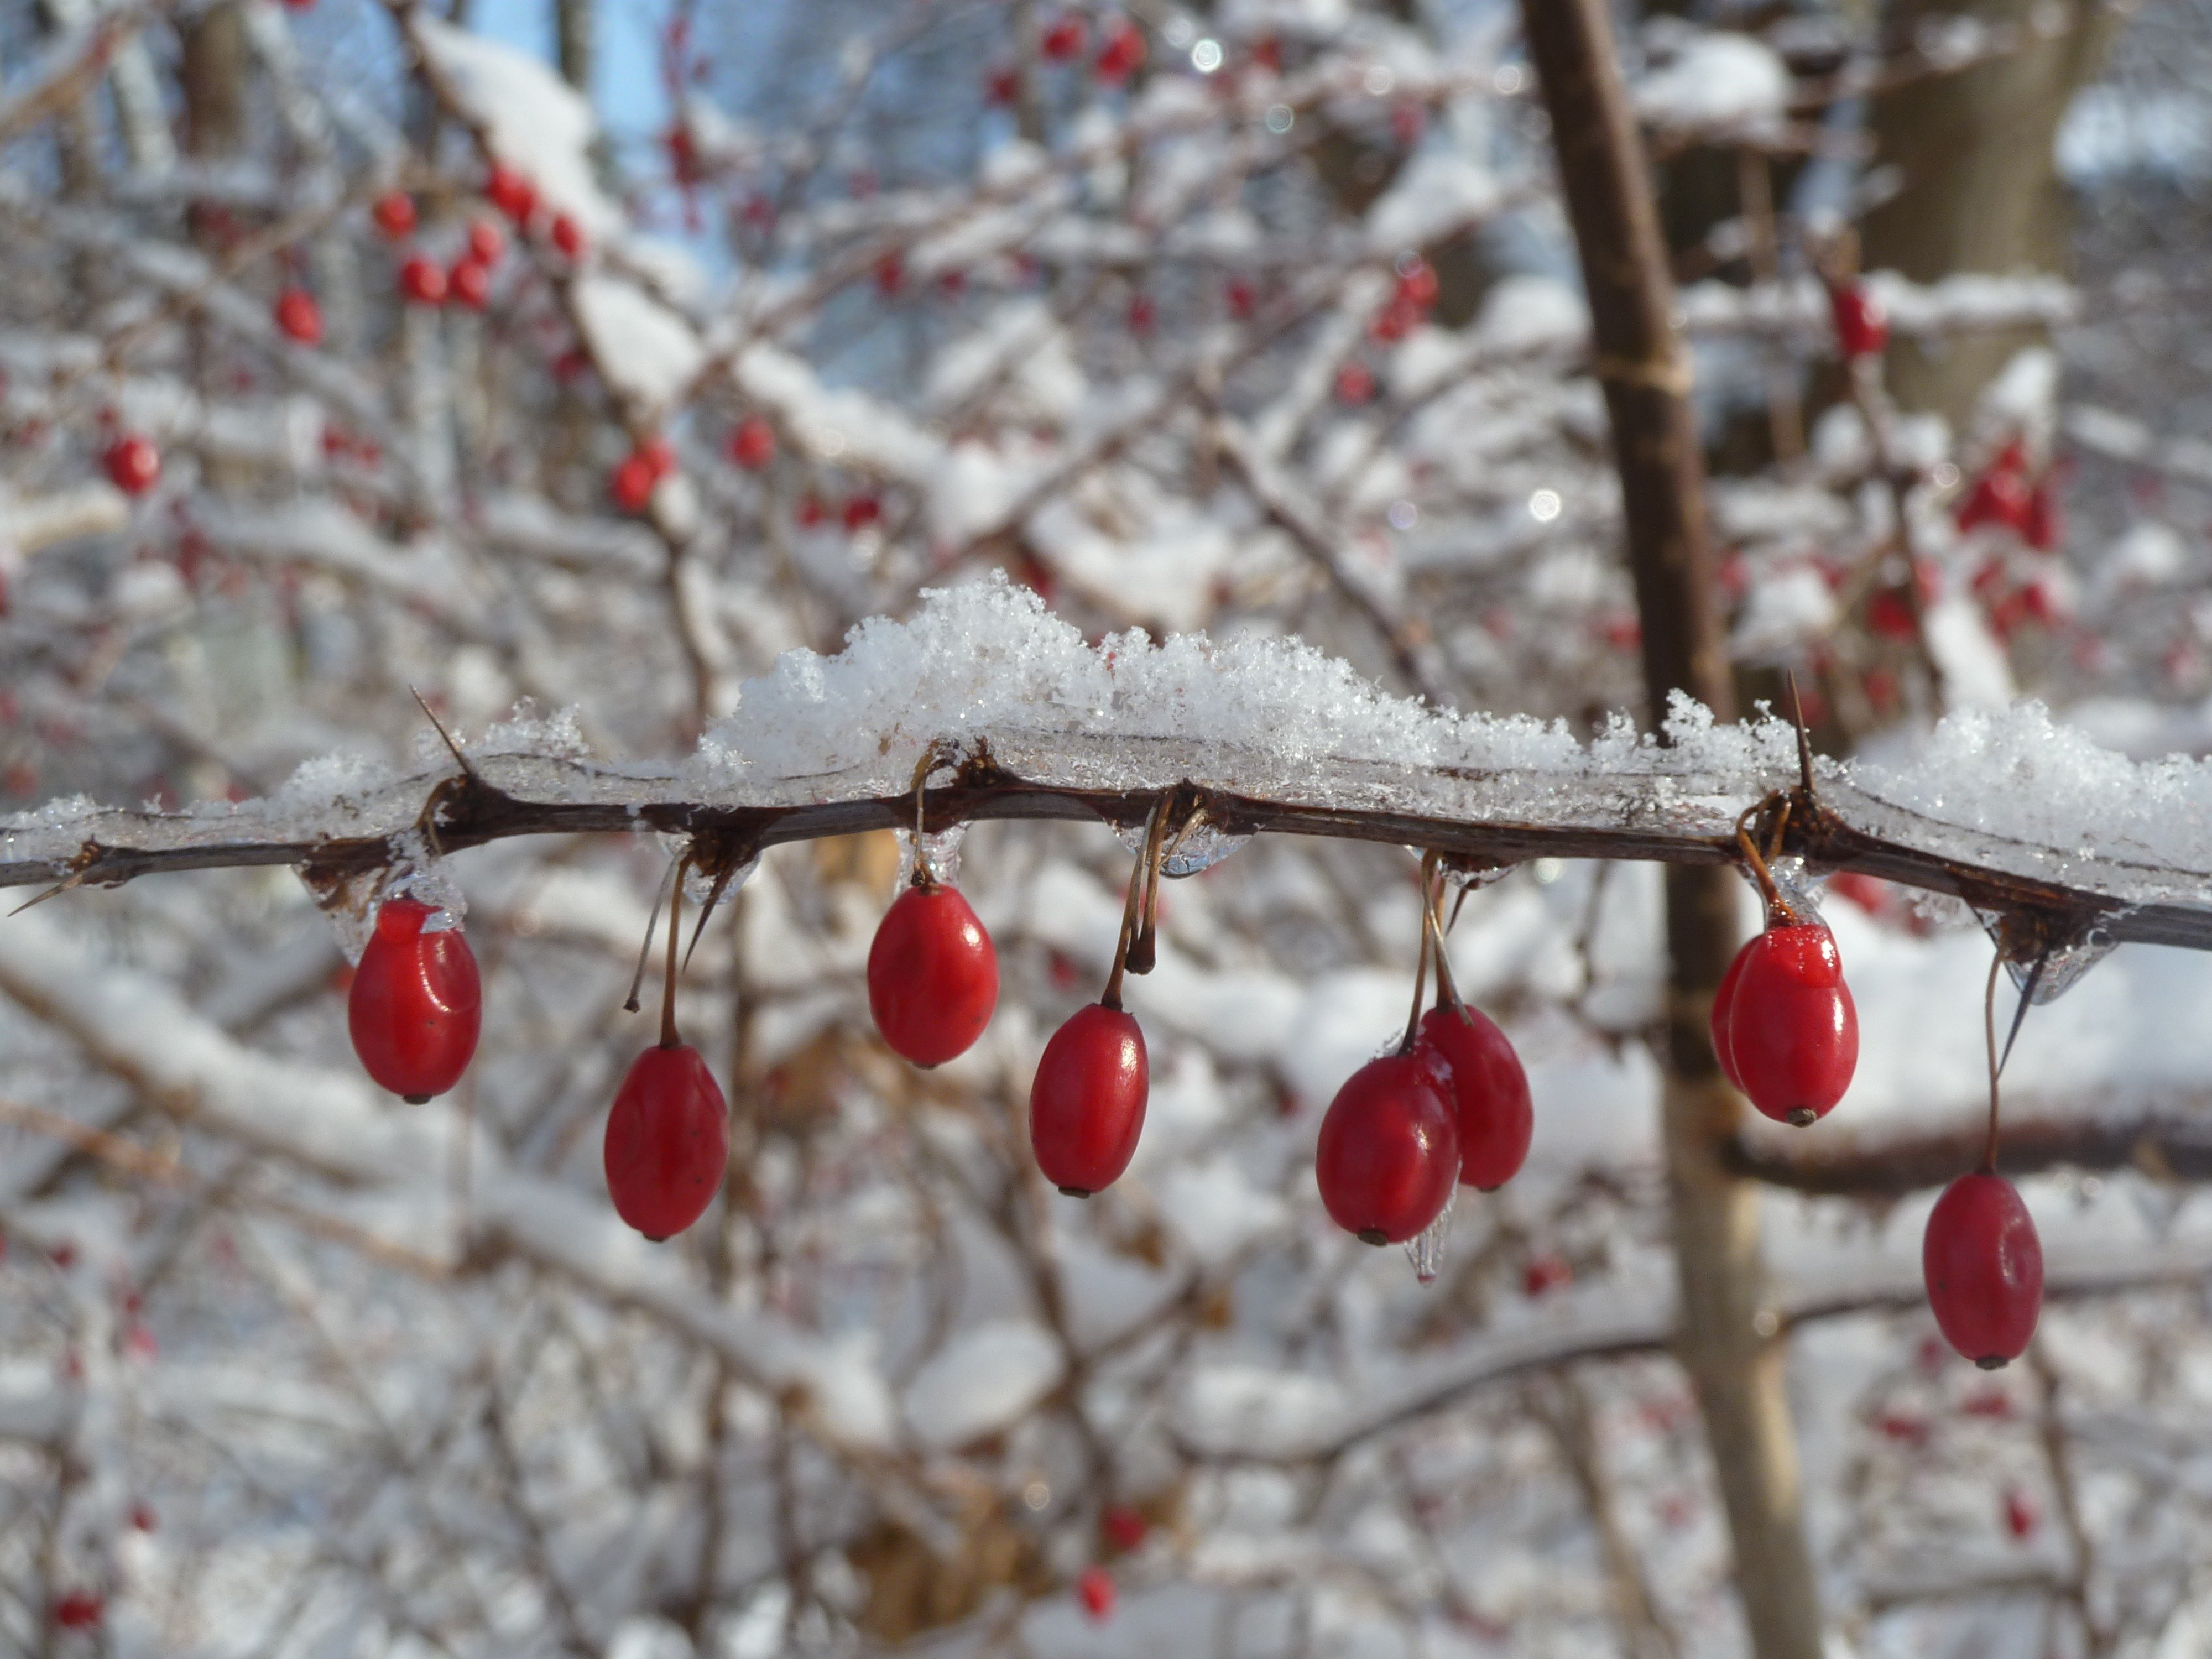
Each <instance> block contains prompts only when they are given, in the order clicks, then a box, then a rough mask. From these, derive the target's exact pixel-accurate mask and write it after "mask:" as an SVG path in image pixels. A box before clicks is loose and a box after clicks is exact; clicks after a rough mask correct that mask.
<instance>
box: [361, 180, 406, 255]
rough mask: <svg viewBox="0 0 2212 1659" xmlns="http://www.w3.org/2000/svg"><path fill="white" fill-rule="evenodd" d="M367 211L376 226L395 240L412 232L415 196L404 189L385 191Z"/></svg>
mask: <svg viewBox="0 0 2212 1659" xmlns="http://www.w3.org/2000/svg"><path fill="white" fill-rule="evenodd" d="M368 211H369V216H370V217H371V218H373V219H374V220H375V221H376V228H378V229H379V230H380V231H382V232H383V233H384V234H386V236H389V237H390V238H391V239H392V240H393V241H395V242H396V241H398V240H399V239H400V238H401V237H403V236H409V235H412V234H414V231H415V198H414V197H411V196H410V195H409V194H408V193H407V192H406V191H404V190H389V191H385V193H384V194H383V195H381V196H380V197H377V198H376V205H375V206H374V207H373V208H371V209H370V210H368Z"/></svg>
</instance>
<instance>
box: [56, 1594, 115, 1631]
mask: <svg viewBox="0 0 2212 1659" xmlns="http://www.w3.org/2000/svg"><path fill="white" fill-rule="evenodd" d="M106 1616H107V1603H106V1601H105V1600H104V1599H103V1598H102V1597H100V1595H96V1594H94V1592H93V1591H91V1590H82V1589H77V1590H71V1591H70V1592H69V1594H67V1595H64V1596H63V1597H62V1598H61V1599H60V1600H59V1601H56V1602H55V1603H54V1623H56V1624H57V1625H59V1626H61V1627H62V1628H63V1629H64V1630H96V1629H98V1628H99V1626H100V1620H102V1619H104V1618H106Z"/></svg>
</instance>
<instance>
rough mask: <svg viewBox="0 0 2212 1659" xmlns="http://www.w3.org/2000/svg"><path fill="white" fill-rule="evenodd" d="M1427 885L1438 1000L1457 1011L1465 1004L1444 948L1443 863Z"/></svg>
mask: <svg viewBox="0 0 2212 1659" xmlns="http://www.w3.org/2000/svg"><path fill="white" fill-rule="evenodd" d="M1435 856H1436V855H1435V854H1430V857H1431V858H1434V857H1435ZM1426 885H1427V889H1428V890H1427V892H1426V894H1425V897H1426V899H1427V900H1428V902H1427V903H1426V904H1425V906H1424V907H1423V908H1424V909H1425V911H1426V913H1427V919H1428V928H1429V937H1430V940H1431V944H1430V945H1429V948H1430V950H1431V951H1433V952H1435V955H1436V958H1437V1002H1438V1003H1439V1004H1441V1005H1442V1006H1446V1007H1449V1008H1451V1009H1454V1010H1455V1011H1456V1010H1457V1009H1459V1008H1461V1007H1462V1006H1464V1005H1463V1004H1462V1002H1461V1001H1460V996H1459V981H1456V980H1455V979H1454V978H1453V977H1452V969H1451V956H1450V954H1449V952H1448V951H1445V949H1444V933H1445V932H1446V929H1445V927H1444V883H1443V866H1441V865H1438V866H1437V868H1436V870H1435V872H1434V873H1433V874H1432V875H1431V876H1430V877H1429V878H1428V881H1427V884H1426ZM1460 896H1461V897H1462V899H1463V898H1465V897H1466V896H1467V890H1466V889H1465V888H1462V889H1461V890H1460ZM1452 914H1453V915H1454V916H1455V917H1456V916H1457V915H1458V911H1457V910H1456V909H1455V910H1454V911H1453V913H1452Z"/></svg>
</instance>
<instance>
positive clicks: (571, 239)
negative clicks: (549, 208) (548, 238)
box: [553, 213, 584, 259]
mask: <svg viewBox="0 0 2212 1659" xmlns="http://www.w3.org/2000/svg"><path fill="white" fill-rule="evenodd" d="M553 246H555V247H556V248H558V249H560V250H561V252H562V257H564V258H570V259H580V258H583V257H584V228H583V227H582V226H581V225H580V224H578V223H577V222H575V221H574V219H572V218H570V217H569V216H568V215H567V214H565V213H556V214H555V215H554V216H553Z"/></svg>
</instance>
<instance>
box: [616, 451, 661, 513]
mask: <svg viewBox="0 0 2212 1659" xmlns="http://www.w3.org/2000/svg"><path fill="white" fill-rule="evenodd" d="M659 482H660V475H659V473H657V472H655V471H653V458H652V457H651V456H649V455H647V453H645V452H644V451H643V450H632V451H631V452H630V453H629V454H628V455H626V456H624V457H623V460H622V464H621V465H619V466H617V467H616V468H615V470H614V476H613V477H611V478H610V479H608V480H607V494H608V495H611V496H612V497H613V498H614V503H615V505H616V506H617V507H620V508H622V510H623V512H625V513H642V512H644V511H645V508H646V503H647V502H648V501H651V500H652V499H653V485H655V484H657V483H659Z"/></svg>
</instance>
